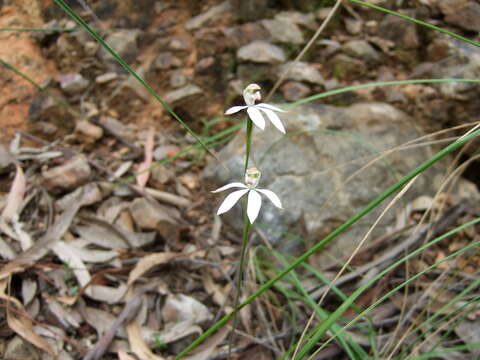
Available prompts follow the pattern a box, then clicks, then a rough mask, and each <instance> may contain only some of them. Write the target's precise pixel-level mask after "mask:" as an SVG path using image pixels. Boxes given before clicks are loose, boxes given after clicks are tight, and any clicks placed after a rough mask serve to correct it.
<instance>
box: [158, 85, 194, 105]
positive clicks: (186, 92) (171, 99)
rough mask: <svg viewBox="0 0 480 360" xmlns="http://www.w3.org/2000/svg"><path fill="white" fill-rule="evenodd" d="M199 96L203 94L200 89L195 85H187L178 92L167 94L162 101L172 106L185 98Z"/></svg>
mask: <svg viewBox="0 0 480 360" xmlns="http://www.w3.org/2000/svg"><path fill="white" fill-rule="evenodd" d="M200 94H203V90H202V89H200V88H199V87H198V86H197V85H194V84H189V85H185V86H184V87H182V88H180V89H178V90H174V91H171V92H169V93H168V94H166V95H165V98H164V100H165V101H166V102H167V103H169V104H173V103H175V102H177V101H180V100H183V99H185V98H187V97H190V96H194V95H200Z"/></svg>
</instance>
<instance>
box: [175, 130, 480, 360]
mask: <svg viewBox="0 0 480 360" xmlns="http://www.w3.org/2000/svg"><path fill="white" fill-rule="evenodd" d="M478 135H480V130H476V131H474V132H472V133H470V134H468V135H465V136H463V137H461V138H459V139H458V140H456V141H454V142H453V143H452V144H450V145H448V146H447V147H445V148H444V149H443V150H441V151H439V152H438V153H436V154H435V155H434V156H432V157H431V158H430V159H428V160H427V161H425V162H423V163H422V164H421V165H420V166H418V167H417V168H416V169H414V170H413V171H411V172H410V173H409V174H408V175H406V176H404V177H403V178H402V179H400V180H399V181H397V182H396V183H395V184H394V185H392V186H390V187H389V188H388V189H387V190H385V191H384V192H383V193H381V194H380V195H379V196H378V197H377V198H375V199H374V200H372V201H371V202H370V203H369V204H368V205H367V206H366V207H365V208H364V209H363V210H361V211H359V212H357V213H356V214H355V215H353V216H352V217H351V218H350V219H348V220H347V221H346V222H344V223H343V224H342V225H340V226H339V227H338V228H337V229H335V230H334V231H333V232H331V233H330V234H329V235H327V236H326V237H325V238H323V239H322V240H321V241H320V242H318V243H317V244H316V245H314V246H313V247H311V248H310V249H309V250H307V251H306V252H305V253H304V254H303V255H301V256H300V257H298V258H297V260H295V261H294V262H293V263H292V264H291V265H290V266H288V267H287V268H286V269H284V270H283V271H281V272H280V273H279V274H278V275H276V276H275V277H274V278H272V279H270V280H269V281H267V282H266V283H265V284H264V285H262V286H261V287H260V288H259V289H258V290H257V291H255V292H254V293H253V294H252V295H250V296H249V297H248V298H247V299H246V300H245V301H244V302H243V303H242V304H240V305H239V306H238V308H237V309H235V310H234V311H233V312H231V313H230V314H227V315H225V316H224V317H222V318H221V319H220V320H219V321H218V322H217V323H215V324H214V325H213V326H211V327H210V328H209V329H208V330H207V331H206V332H205V333H204V334H202V335H201V336H199V337H198V338H197V339H196V340H195V341H194V342H193V343H192V344H190V345H189V346H188V347H187V348H185V349H184V350H183V351H182V352H180V353H179V354H178V355H177V356H176V359H177V360H178V359H181V358H182V357H184V356H185V355H186V354H187V353H189V352H190V351H191V350H193V349H194V348H195V347H197V346H198V345H199V344H200V343H202V342H203V341H204V340H205V339H206V338H208V337H209V336H210V335H211V334H213V333H215V332H216V331H217V330H218V329H219V328H220V327H222V326H223V325H225V324H226V323H227V322H228V321H229V320H230V318H231V317H232V316H233V313H234V312H236V311H239V310H240V309H241V308H243V307H244V306H246V305H248V304H250V303H251V302H252V301H253V300H254V299H255V298H256V297H257V296H259V295H261V294H263V293H264V292H265V291H267V290H268V289H269V288H270V287H272V285H273V284H275V283H276V282H277V281H278V280H280V279H282V278H283V277H284V276H285V275H287V274H288V273H289V272H290V271H291V270H293V269H294V268H296V267H297V266H299V265H300V264H302V263H303V262H304V261H305V260H307V259H308V258H309V257H310V256H311V255H312V254H314V253H315V252H317V251H319V250H320V249H322V248H323V247H324V246H325V245H327V244H328V243H330V242H331V241H332V240H333V239H335V238H336V237H337V236H338V235H340V234H341V233H343V232H344V231H345V230H347V229H348V228H350V227H351V226H352V225H353V224H355V223H356V222H357V221H359V220H360V219H361V218H363V217H364V216H365V215H366V214H368V213H369V212H370V211H371V210H372V209H374V208H375V207H377V206H378V205H379V204H380V203H382V202H383V201H384V200H385V199H387V198H388V197H389V196H391V195H392V194H393V193H395V192H396V191H398V190H400V189H401V188H403V187H404V186H405V185H406V184H407V183H408V182H409V181H410V180H412V179H413V178H414V177H415V176H417V175H419V174H420V173H422V172H423V171H425V170H426V169H428V168H429V167H430V166H432V165H433V164H435V163H436V162H437V161H439V160H441V159H442V158H444V157H445V156H446V155H448V154H450V153H451V152H452V151H455V150H456V149H458V148H459V147H461V146H462V145H464V144H465V143H467V142H469V141H470V140H472V139H474V138H475V137H477V136H478Z"/></svg>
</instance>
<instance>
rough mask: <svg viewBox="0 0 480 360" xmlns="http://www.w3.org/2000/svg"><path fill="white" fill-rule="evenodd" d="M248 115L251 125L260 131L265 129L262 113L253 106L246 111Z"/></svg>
mask: <svg viewBox="0 0 480 360" xmlns="http://www.w3.org/2000/svg"><path fill="white" fill-rule="evenodd" d="M247 112H248V115H249V116H250V119H252V121H253V123H254V124H255V125H257V126H258V127H259V128H260V129H262V130H263V129H265V119H264V118H263V115H262V113H261V112H260V110H258V109H257V108H256V107H254V106H249V107H248V109H247Z"/></svg>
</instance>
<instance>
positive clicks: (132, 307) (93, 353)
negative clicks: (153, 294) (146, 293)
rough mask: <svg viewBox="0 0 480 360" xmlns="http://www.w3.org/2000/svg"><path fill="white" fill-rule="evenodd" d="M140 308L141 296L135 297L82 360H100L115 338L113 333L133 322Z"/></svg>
mask: <svg viewBox="0 0 480 360" xmlns="http://www.w3.org/2000/svg"><path fill="white" fill-rule="evenodd" d="M141 306H142V295H141V294H139V295H136V296H135V297H133V298H132V299H131V300H130V301H129V302H128V303H127V304H126V305H125V307H124V308H123V310H122V312H121V313H120V315H119V316H118V317H117V318H116V319H115V322H114V323H113V324H112V327H111V328H110V330H108V331H107V332H106V333H105V334H103V336H102V337H101V338H100V340H98V342H97V343H96V344H95V346H94V347H93V348H91V349H90V351H89V352H88V354H87V355H85V357H84V358H83V360H98V359H100V358H102V356H103V355H104V354H105V352H106V351H107V350H108V348H109V347H110V344H111V342H112V340H113V338H114V337H115V333H116V332H117V330H118V328H119V327H120V326H122V325H123V324H124V323H127V322H129V321H131V320H133V319H134V318H135V317H136V316H137V314H138V312H139V311H140V308H141Z"/></svg>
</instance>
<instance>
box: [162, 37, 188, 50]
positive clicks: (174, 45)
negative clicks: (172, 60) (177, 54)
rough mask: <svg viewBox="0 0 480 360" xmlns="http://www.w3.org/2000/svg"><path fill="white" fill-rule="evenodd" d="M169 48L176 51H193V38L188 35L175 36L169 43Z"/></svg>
mask: <svg viewBox="0 0 480 360" xmlns="http://www.w3.org/2000/svg"><path fill="white" fill-rule="evenodd" d="M168 48H169V49H170V50H174V51H188V52H190V51H192V49H193V42H192V40H191V38H186V37H175V38H173V39H172V40H170V43H169V44H168Z"/></svg>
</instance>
